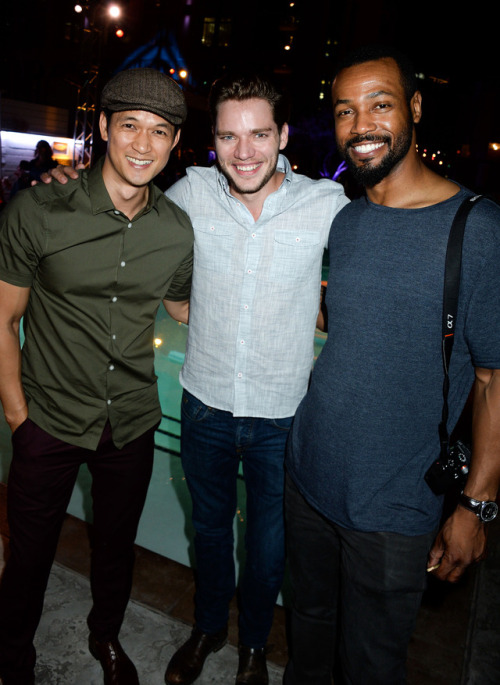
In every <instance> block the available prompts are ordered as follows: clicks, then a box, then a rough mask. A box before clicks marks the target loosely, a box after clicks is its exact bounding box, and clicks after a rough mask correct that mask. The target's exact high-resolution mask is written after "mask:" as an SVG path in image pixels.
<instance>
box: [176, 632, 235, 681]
mask: <svg viewBox="0 0 500 685" xmlns="http://www.w3.org/2000/svg"><path fill="white" fill-rule="evenodd" d="M226 642H227V628H223V629H222V630H219V632H218V633H212V634H209V633H202V632H201V630H199V628H196V627H195V628H193V632H192V633H191V637H190V638H189V640H187V642H185V643H184V644H183V645H182V647H180V648H179V649H178V650H177V651H176V653H175V654H174V656H173V657H172V658H171V659H170V663H169V665H168V667H167V671H166V673H165V682H166V683H167V685H191V683H194V681H195V680H196V678H197V677H198V676H199V675H200V673H201V671H202V669H203V664H204V663H205V659H206V658H207V656H208V655H209V654H211V653H212V652H218V651H219V649H221V648H222V647H224V645H225V644H226Z"/></svg>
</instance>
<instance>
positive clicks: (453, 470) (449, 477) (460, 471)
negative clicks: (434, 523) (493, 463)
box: [425, 440, 470, 495]
mask: <svg viewBox="0 0 500 685" xmlns="http://www.w3.org/2000/svg"><path fill="white" fill-rule="evenodd" d="M469 464H470V449H469V448H468V447H467V445H465V444H464V443H463V442H461V441H460V440H457V441H456V442H455V443H454V444H453V445H450V448H449V449H448V454H447V456H446V457H444V458H443V457H439V459H436V461H435V462H434V463H433V464H432V466H431V467H430V468H429V469H428V471H427V473H426V474H425V480H426V482H427V485H428V486H429V487H430V489H431V490H432V491H433V492H434V493H435V494H436V495H443V494H444V493H445V492H446V491H447V490H449V489H450V488H451V487H452V486H454V487H456V488H457V489H458V490H460V491H461V490H463V489H464V486H465V481H466V480H467V475H468V473H469Z"/></svg>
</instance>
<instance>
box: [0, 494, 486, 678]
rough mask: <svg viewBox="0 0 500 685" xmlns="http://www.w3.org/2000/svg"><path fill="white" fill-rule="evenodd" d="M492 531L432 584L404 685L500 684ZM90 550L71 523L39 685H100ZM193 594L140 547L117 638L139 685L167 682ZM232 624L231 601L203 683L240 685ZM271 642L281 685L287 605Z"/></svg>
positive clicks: (52, 597)
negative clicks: (91, 643) (455, 576)
mask: <svg viewBox="0 0 500 685" xmlns="http://www.w3.org/2000/svg"><path fill="white" fill-rule="evenodd" d="M5 500H6V487H5V486H4V485H0V540H1V549H0V568H1V565H2V563H1V562H2V560H3V558H4V555H6V554H8V527H7V524H6V518H5ZM489 531H490V553H489V557H488V559H487V560H486V561H485V562H483V563H482V564H481V565H479V566H478V567H476V568H474V569H471V571H470V572H469V573H468V574H467V575H466V577H465V579H464V580H463V581H462V582H461V583H459V584H458V585H453V586H452V585H446V584H442V583H437V582H436V583H433V582H431V583H430V585H429V589H428V591H427V592H426V594H425V596H424V600H423V603H422V607H421V610H420V613H419V617H418V622H417V628H416V630H415V634H414V636H413V638H412V641H411V644H410V648H409V655H408V685H499V684H500V631H499V629H498V617H499V616H500V521H499V522H495V523H493V524H492V525H491V526H490V529H489ZM88 553H89V550H88V536H87V524H85V523H84V522H83V521H81V520H79V519H77V518H75V517H73V516H67V518H66V521H65V524H64V527H63V531H62V534H61V538H60V542H59V547H58V552H57V556H56V563H55V564H54V567H53V571H52V574H51V578H50V584H49V588H48V592H47V596H46V602H45V609H44V615H43V618H42V621H41V624H40V628H39V630H38V633H37V637H36V647H37V652H38V662H37V670H36V682H37V685H94V684H95V685H97V684H99V685H100V684H101V683H102V671H101V669H100V666H99V664H98V663H97V662H96V661H94V659H93V658H92V657H91V656H90V655H89V653H88V651H87V627H86V623H85V617H86V615H87V613H88V611H89V608H90V593H89V584H88V571H89V564H88ZM193 595H194V579H193V573H192V570H191V569H189V568H188V567H186V566H183V565H182V564H179V563H177V562H174V561H171V560H169V559H166V558H165V557H162V556H160V555H158V554H156V553H154V552H150V551H148V550H145V549H143V548H141V547H138V548H137V561H136V571H135V579H134V587H133V596H132V601H131V602H130V605H129V609H128V611H127V616H126V620H125V623H124V626H123V629H122V633H121V636H120V638H121V640H122V643H123V645H124V647H125V649H126V650H127V652H128V653H129V654H130V656H131V657H132V658H133V660H134V662H135V663H136V665H137V668H138V671H139V674H140V678H141V683H142V685H161V684H162V683H163V682H164V681H163V674H164V671H165V668H166V665H167V663H168V661H169V659H170V657H171V656H172V654H173V653H174V652H175V650H176V649H177V648H178V647H179V646H180V645H181V644H182V643H183V641H184V640H185V639H186V638H187V637H188V635H189V633H190V624H191V621H192V615H193ZM236 620H237V610H236V606H235V604H234V603H233V604H232V606H231V617H230V626H229V644H228V645H227V646H226V647H224V649H222V650H221V651H220V652H218V653H216V654H214V655H211V656H210V658H209V660H207V665H206V668H205V669H204V671H203V674H202V676H201V677H200V679H199V680H198V681H197V685H209V684H213V685H232V684H233V683H234V677H235V673H236V669H237V661H238V659H237V651H236V645H237V625H236ZM269 642H270V645H271V652H270V654H269V657H268V661H269V670H270V684H271V685H279V683H281V679H282V672H283V666H284V665H285V663H286V659H287V643H286V610H285V609H283V607H280V606H277V607H276V611H275V620H274V625H273V629H272V633H271V636H270V640H269ZM363 685H364V684H363ZM367 685H369V684H368V683H367Z"/></svg>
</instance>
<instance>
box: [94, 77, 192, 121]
mask: <svg viewBox="0 0 500 685" xmlns="http://www.w3.org/2000/svg"><path fill="white" fill-rule="evenodd" d="M101 108H102V109H106V110H109V111H110V112H125V111H127V110H133V109H141V110H144V111H145V112H152V113H153V114H157V115H158V116H159V117H163V119H166V120H167V121H169V122H170V123H171V124H173V125H174V126H179V125H180V124H182V123H183V122H184V121H185V119H186V115H187V106H186V99H185V97H184V93H183V92H182V90H181V87H180V86H179V85H178V84H177V83H176V82H175V81H174V80H173V79H171V78H170V77H169V76H167V75H166V74H163V73H162V72H161V71H157V70H156V69H127V70H126V71H121V72H120V73H118V74H117V75H116V76H113V78H112V79H111V80H110V81H108V83H107V84H106V85H105V86H104V88H103V91H102V94H101Z"/></svg>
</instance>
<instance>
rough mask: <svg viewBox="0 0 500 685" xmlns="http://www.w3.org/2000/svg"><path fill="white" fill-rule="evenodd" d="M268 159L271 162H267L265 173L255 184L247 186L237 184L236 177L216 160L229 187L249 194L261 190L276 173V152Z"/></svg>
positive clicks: (243, 193)
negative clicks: (267, 166)
mask: <svg viewBox="0 0 500 685" xmlns="http://www.w3.org/2000/svg"><path fill="white" fill-rule="evenodd" d="M270 161H271V163H270V164H269V168H268V169H267V171H266V173H265V175H264V176H263V177H262V178H261V179H260V180H259V181H258V182H257V185H255V186H247V187H245V186H240V185H238V179H237V178H234V176H233V175H232V174H231V173H230V172H229V171H227V169H226V168H225V167H224V166H222V164H220V163H219V162H217V166H218V168H219V171H220V172H221V173H222V174H223V175H224V176H225V177H226V178H227V182H228V183H229V187H230V188H232V189H233V190H235V191H236V192H237V193H239V194H240V195H250V194H252V193H258V192H259V190H262V188H263V187H264V186H265V185H267V184H268V183H269V181H270V180H271V179H272V177H273V176H274V174H275V173H276V169H277V166H278V154H276V156H275V157H274V158H273V159H271V160H270Z"/></svg>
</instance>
